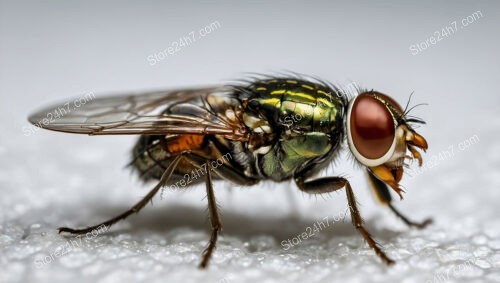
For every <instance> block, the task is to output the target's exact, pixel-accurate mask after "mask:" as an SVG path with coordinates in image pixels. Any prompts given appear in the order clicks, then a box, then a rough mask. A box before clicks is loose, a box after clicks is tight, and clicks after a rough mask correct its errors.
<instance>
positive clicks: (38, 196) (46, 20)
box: [0, 1, 500, 283]
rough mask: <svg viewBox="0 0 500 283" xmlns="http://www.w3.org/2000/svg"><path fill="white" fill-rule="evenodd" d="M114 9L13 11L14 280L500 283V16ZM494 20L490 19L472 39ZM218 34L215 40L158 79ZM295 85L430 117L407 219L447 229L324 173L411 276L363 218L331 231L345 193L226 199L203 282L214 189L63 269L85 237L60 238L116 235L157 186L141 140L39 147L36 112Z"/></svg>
mask: <svg viewBox="0 0 500 283" xmlns="http://www.w3.org/2000/svg"><path fill="white" fill-rule="evenodd" d="M100 2H101V1H93V2H90V1H80V2H75V1H72V2H67V1H32V2H28V1H12V2H5V1H2V2H0V129H1V134H0V194H1V195H0V282H35V281H38V282H69V280H71V281H72V282H86V281H95V282H123V281H127V282H128V281H140V280H147V281H148V282H200V281H203V282H223V283H228V282H291V281H301V282H304V281H307V282H334V280H343V281H346V282H367V280H369V281H372V282H379V281H380V282H382V281H383V282H445V281H446V280H450V281H454V282H460V281H461V282H484V281H492V282H493V281H497V282H498V281H500V272H499V268H500V256H499V255H498V251H499V249H500V221H499V220H498V216H499V212H500V208H499V206H498V197H499V195H500V193H499V189H500V186H499V185H500V176H499V174H500V173H499V169H500V146H499V142H498V138H499V137H500V135H499V127H500V116H499V115H498V108H499V106H500V93H499V90H498V89H499V86H498V84H499V81H500V72H499V71H500V67H499V66H500V56H499V54H498V46H499V45H500V40H499V30H500V5H499V4H498V3H497V2H481V1H474V2H472V1H471V2H462V1H450V2H444V1H440V2H439V4H435V3H433V2H432V1H428V2H422V1H419V2H418V3H413V4H410V3H406V4H402V3H400V2H396V1H388V2H379V3H377V4H372V2H369V1H366V2H355V3H346V2H329V1H323V2H316V3H309V2H305V1H304V2H296V1H282V2H281V1H275V2H272V3H271V2H268V1H262V2H252V3H250V2H249V3H247V4H243V3H237V2H235V1H224V2H216V3H208V2H203V3H197V4H183V3H182V1H175V2H170V3H168V2H161V1H149V2H146V1H141V2H139V1H137V2H132V1H108V2H106V3H105V4H104V3H100ZM142 2H144V3H142ZM200 2H201V1H200ZM476 11H481V14H482V17H480V18H478V19H476V21H474V22H473V23H471V24H469V25H468V26H465V27H463V28H461V21H462V19H464V18H466V17H467V16H470V15H472V14H473V13H475V12H476ZM215 21H217V22H218V23H219V24H220V26H219V27H218V28H217V29H215V30H213V31H212V32H211V33H210V34H208V35H207V36H205V37H200V36H198V37H197V40H196V42H194V43H193V44H190V45H189V46H184V47H182V48H181V50H180V51H179V52H177V53H175V54H173V55H169V56H168V57H167V58H166V59H165V60H162V61H160V62H158V63H157V64H155V65H153V66H152V65H150V64H149V61H148V60H147V58H148V56H150V55H153V54H157V53H159V52H162V51H163V50H165V49H166V48H168V47H169V46H172V44H173V42H176V41H177V42H178V41H179V38H181V37H184V36H189V33H190V32H192V31H194V32H195V34H198V31H199V30H200V29H202V28H204V27H205V26H207V25H210V24H211V23H213V22H215ZM454 21H456V22H457V25H458V30H457V31H456V32H455V33H454V34H451V35H449V36H447V37H443V38H442V40H441V41H439V42H437V43H436V44H431V45H430V46H429V47H428V48H427V49H426V50H424V51H421V52H419V53H418V54H416V55H412V52H411V51H410V46H411V45H414V44H417V43H421V42H423V41H426V40H427V39H428V38H430V37H432V36H433V35H434V33H435V31H441V29H442V28H445V27H446V26H450V25H451V23H452V22H454ZM280 71H295V72H299V73H304V74H308V75H315V76H318V77H321V78H323V79H325V80H328V81H330V82H332V83H334V84H340V85H347V84H349V83H351V82H354V83H356V84H358V85H360V86H361V87H365V88H369V89H371V88H373V89H376V90H379V91H381V92H384V93H387V94H389V95H391V96H392V97H394V98H395V99H396V100H397V101H399V102H400V104H403V105H404V104H405V103H406V101H407V99H408V97H409V94H410V93H411V92H415V94H414V95H413V101H412V104H416V103H422V102H425V103H428V104H429V105H428V106H422V107H418V108H417V109H415V110H414V112H413V114H414V115H417V116H419V117H421V118H423V119H424V120H426V121H427V123H428V124H427V125H426V126H424V127H422V128H419V129H418V131H419V132H420V133H421V134H422V135H423V136H424V137H426V139H427V140H428V142H429V145H430V149H429V151H428V152H427V154H425V155H424V164H426V165H427V167H424V170H423V171H422V173H420V174H417V176H414V177H411V176H409V175H406V176H405V178H404V179H403V186H404V187H405V188H406V189H407V192H406V194H405V199H404V201H402V202H398V203H397V204H396V205H397V206H398V207H399V208H400V209H401V210H402V211H403V212H405V213H406V214H407V215H408V216H411V218H413V219H416V220H419V219H423V218H425V217H427V216H432V217H433V218H434V220H435V224H434V225H433V226H432V227H430V228H429V229H427V230H425V231H416V230H412V229H408V228H406V227H405V226H404V225H403V224H402V223H401V222H400V221H399V220H398V219H396V218H395V216H394V215H392V214H391V213H390V212H389V211H387V209H386V208H384V207H382V206H379V205H378V204H377V203H376V201H375V199H374V197H373V196H372V194H371V193H370V191H369V189H368V186H367V183H366V181H365V180H364V175H363V173H362V170H360V169H359V168H356V167H355V166H353V163H352V161H350V160H348V159H347V158H346V156H345V155H342V157H341V158H340V159H339V160H338V162H337V164H336V165H335V166H333V165H332V168H330V169H329V170H327V172H324V174H325V175H331V174H336V175H347V176H349V178H350V179H351V180H352V184H353V188H354V190H355V192H356V194H357V196H358V200H359V202H360V204H361V212H362V214H363V216H364V217H365V220H366V222H367V226H368V228H369V229H370V231H372V232H373V234H374V236H375V237H376V238H377V239H378V240H379V241H380V243H381V244H382V245H383V246H384V247H385V250H386V251H387V252H388V254H389V255H390V256H391V257H393V258H395V259H397V260H398V264H397V265H395V266H394V267H391V268H387V267H385V266H384V265H383V264H382V263H381V262H380V260H379V259H378V258H377V257H376V256H375V255H374V254H373V252H372V251H371V250H370V249H369V248H368V247H367V246H366V244H365V243H364V242H363V240H362V239H361V236H360V235H359V234H358V233H357V232H356V231H355V229H354V228H353V227H352V226H351V224H350V219H349V215H348V214H347V215H346V217H345V220H344V221H338V222H335V223H332V222H331V221H332V220H333V219H334V218H335V219H338V218H339V217H340V218H343V217H344V215H345V212H346V208H347V203H346V200H345V195H344V193H343V192H341V193H338V194H332V195H330V196H325V197H324V198H321V197H318V198H315V197H310V196H306V195H304V194H302V193H300V192H298V189H297V188H296V187H295V185H294V184H292V183H284V184H271V183H263V184H259V185H257V186H255V187H252V188H249V189H246V188H245V189H241V188H239V189H235V188H232V187H231V185H229V184H225V183H216V184H215V188H216V195H217V198H218V201H219V203H220V205H221V207H222V209H223V215H222V221H223V223H224V234H223V235H224V236H223V237H222V238H221V240H220V242H219V246H218V249H217V250H216V252H215V255H214V258H213V261H212V262H211V266H210V268H209V269H208V270H206V271H200V270H198V269H197V268H196V266H197V264H198V263H199V260H200V254H201V251H202V250H203V248H204V247H205V245H206V242H207V240H208V238H209V234H208V231H209V226H208V223H207V215H206V211H205V209H206V200H205V199H204V188H203V187H197V188H193V189H190V190H186V191H183V192H172V191H165V192H164V194H163V198H160V197H157V198H155V199H154V205H153V206H151V205H149V206H147V207H146V209H144V210H143V211H141V213H140V214H139V215H136V216H132V217H130V218H129V219H127V220H126V221H123V222H122V223H120V224H118V225H116V226H115V227H113V228H112V229H111V230H110V231H109V232H107V233H104V234H102V235H99V236H98V237H92V238H91V239H86V240H83V241H82V242H80V244H78V245H75V246H73V247H71V248H70V249H66V250H64V252H63V253H64V254H63V255H60V253H61V249H63V248H64V247H65V246H66V245H68V243H69V240H71V238H65V237H62V236H59V235H57V233H56V228H57V227H59V226H61V225H67V226H78V227H81V226H85V225H90V224H94V223H97V222H98V221H102V220H105V219H106V218H108V217H110V216H113V215H115V214H117V213H119V212H121V211H123V210H125V209H127V208H128V207H130V206H131V205H132V204H133V203H134V202H135V201H137V200H139V199H140V197H141V196H143V195H144V194H146V193H147V191H148V189H149V188H151V186H153V185H154V184H141V183H140V182H139V181H138V180H137V178H136V177H135V176H134V175H133V174H131V172H130V170H128V169H124V166H125V164H126V163H127V161H128V160H129V151H130V149H131V147H132V146H133V143H134V141H135V138H134V137H88V136H76V135H67V134H61V133H54V132H48V131H43V130H40V131H36V132H35V133H32V134H27V132H26V131H27V130H26V129H28V128H25V127H29V124H28V122H27V120H26V118H27V116H28V115H29V114H30V113H31V112H33V111H34V110H36V109H38V108H39V107H42V106H46V105H47V104H51V103H54V102H61V101H63V102H64V101H68V102H72V101H73V99H75V98H78V97H79V96H82V95H85V94H86V93H89V92H93V93H96V95H97V96H99V95H100V94H106V93H108V92H122V91H125V92H128V91H137V90H148V89H158V88H169V87H179V86H196V85H206V84H221V83H225V82H229V81H231V80H234V79H239V78H242V77H243V78H244V76H245V74H244V72H259V73H273V72H280ZM471 137H477V139H476V140H475V142H474V143H471V145H470V146H469V147H467V148H466V149H464V150H460V147H461V145H462V144H463V143H464V142H465V141H467V140H469V138H471ZM451 150H453V154H450V151H451ZM446 152H448V154H447V153H446ZM440 156H441V158H439V157H440ZM431 160H434V162H431ZM428 165H431V166H428ZM414 166H416V164H414ZM431 167H432V168H431ZM413 175H415V174H413ZM325 217H328V219H329V221H330V226H329V227H327V228H326V229H323V230H322V231H321V232H320V233H317V234H316V235H315V236H313V237H312V238H310V239H307V240H305V241H302V242H301V243H299V244H298V245H297V246H295V247H293V248H291V249H288V250H285V249H284V247H283V246H282V245H281V244H280V243H281V242H282V241H284V240H285V241H286V240H288V239H292V238H294V237H297V236H298V235H300V234H301V233H303V232H305V231H306V229H307V227H312V225H313V224H314V223H315V222H316V221H322V219H323V218H325ZM57 251H59V252H57ZM56 253H57V256H56Z"/></svg>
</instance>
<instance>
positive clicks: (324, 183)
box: [295, 176, 395, 265]
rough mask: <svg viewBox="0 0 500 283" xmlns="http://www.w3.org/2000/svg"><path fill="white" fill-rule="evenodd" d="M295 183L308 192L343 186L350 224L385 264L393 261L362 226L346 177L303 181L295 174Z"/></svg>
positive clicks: (327, 190) (321, 191) (330, 190)
mask: <svg viewBox="0 0 500 283" xmlns="http://www.w3.org/2000/svg"><path fill="white" fill-rule="evenodd" d="M295 183H296V184H297V186H298V187H299V189H300V190H301V191H303V192H306V193H309V194H322V193H330V192H334V191H337V190H340V189H342V188H345V190H346V195H347V202H348V204H349V211H350V213H351V220H352V224H353V225H354V227H356V229H357V230H358V231H359V233H360V234H361V236H363V238H364V239H365V241H366V242H367V243H368V245H369V246H370V247H371V248H372V249H373V250H374V251H375V253H376V254H377V255H378V256H379V257H380V259H382V261H383V262H384V263H386V264H387V265H392V264H394V263H395V261H394V260H392V259H390V258H389V257H388V256H387V255H386V254H385V252H384V251H382V249H381V248H380V246H379V245H378V243H377V242H376V241H375V240H374V239H373V237H372V235H370V233H369V232H368V231H367V230H366V229H365V227H364V226H363V219H362V218H361V215H360V213H359V210H358V207H357V203H356V197H355V196H354V192H353V191H352V188H351V185H350V184H349V181H348V180H347V179H345V178H342V177H325V178H318V179H314V180H310V181H305V180H304V178H303V177H302V176H297V177H295Z"/></svg>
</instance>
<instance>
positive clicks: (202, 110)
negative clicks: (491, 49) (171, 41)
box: [28, 86, 247, 140]
mask: <svg viewBox="0 0 500 283" xmlns="http://www.w3.org/2000/svg"><path fill="white" fill-rule="evenodd" d="M229 91H230V89H228V88H227V87H222V86H221V87H210V88H199V89H179V90H167V91H157V92H148V93H139V94H132V95H122V96H112V97H102V98H93V99H90V98H89V97H87V98H88V99H86V100H85V101H80V102H79V103H76V102H77V101H78V100H75V102H73V103H65V104H62V105H56V106H52V107H48V108H46V109H44V110H41V111H39V112H37V113H35V114H33V115H31V116H30V117H29V118H28V120H29V121H30V122H31V123H32V124H33V125H35V126H38V127H40V128H44V129H49V130H54V131H60V132H67V133H76V134H88V135H133V134H141V135H166V134H200V135H204V134H214V135H223V136H226V137H227V138H230V139H236V140H244V139H245V137H246V136H247V134H246V131H245V127H243V126H242V124H241V123H239V124H238V123H234V121H229V120H228V119H225V118H224V117H223V116H221V115H217V113H214V111H213V110H211V107H210V105H209V104H208V102H207V98H208V97H209V96H211V95H217V94H222V93H226V94H227V93H228V92H229ZM77 105H78V107H77ZM176 106H177V108H182V109H189V111H175V112H173V113H172V112H169V111H165V110H166V109H168V108H172V107H176Z"/></svg>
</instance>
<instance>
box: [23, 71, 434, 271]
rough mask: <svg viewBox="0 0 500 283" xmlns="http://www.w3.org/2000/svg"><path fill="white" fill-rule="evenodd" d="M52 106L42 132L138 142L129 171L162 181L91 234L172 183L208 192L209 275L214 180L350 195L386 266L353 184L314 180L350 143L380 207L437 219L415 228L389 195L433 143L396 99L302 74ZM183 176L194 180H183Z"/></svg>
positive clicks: (37, 120) (215, 215)
mask: <svg viewBox="0 0 500 283" xmlns="http://www.w3.org/2000/svg"><path fill="white" fill-rule="evenodd" d="M57 107H58V106H56V107H49V108H47V109H45V110H42V111H39V112H38V113H36V114H34V115H32V116H30V117H29V121H30V122H31V123H33V124H34V125H36V126H39V127H41V128H45V129H49V130H54V131H61V132H67V133H77V134H88V135H140V136H139V139H138V141H137V143H136V145H135V147H134V148H133V151H132V161H131V163H130V165H131V166H132V168H134V169H135V171H137V173H138V174H139V175H140V177H141V179H142V180H144V181H147V180H158V183H157V185H156V186H155V187H154V188H153V189H152V190H151V191H150V192H149V193H148V194H147V195H146V196H145V197H144V198H143V199H142V200H141V201H139V202H138V203H137V204H135V205H134V206H133V207H132V208H130V209H129V210H127V211H125V212H124V213H122V214H120V215H118V216H116V217H114V218H111V219H109V220H108V221H105V222H103V223H99V224H97V225H95V226H91V227H88V228H84V229H72V228H67V227H61V228H59V232H60V233H63V232H64V233H69V234H84V233H87V232H90V231H92V230H94V229H96V228H98V227H101V225H105V226H108V227H109V226H111V225H113V224H115V223H116V222H118V221H120V220H122V219H125V218H126V217H128V216H129V215H131V214H133V213H138V212H139V211H140V210H141V209H142V208H143V207H144V206H145V205H146V204H147V203H148V201H150V200H151V199H152V198H153V196H154V195H155V194H156V193H157V192H158V191H159V190H160V189H161V188H162V187H165V186H181V187H182V186H190V185H193V184H196V183H201V182H204V183H205V185H206V193H207V201H208V212H209V220H210V225H211V236H210V240H209V243H208V245H207V247H206V249H205V250H204V251H203V253H202V259H201V263H200V267H202V268H205V267H206V266H207V265H208V262H209V260H210V258H211V256H212V254H213V251H214V250H215V247H216V243H217V237H218V234H219V232H220V231H221V229H222V221H221V217H220V215H219V210H218V207H217V205H216V198H215V195H214V190H213V187H212V180H214V179H224V180H227V181H230V182H232V183H234V184H237V185H240V186H251V185H255V184H257V183H258V182H259V181H261V180H271V181H275V182H282V181H286V180H290V179H291V180H293V181H294V182H295V184H296V185H297V187H298V189H300V190H301V191H303V192H306V193H309V194H325V193H330V192H333V191H337V190H341V189H344V191H345V192H346V197H347V202H348V205H349V211H350V214H351V219H352V224H353V225H354V226H355V228H356V229H357V230H358V231H359V233H360V234H361V236H362V237H363V238H364V239H365V240H366V242H367V243H368V245H369V246H370V247H371V248H372V249H373V250H374V251H375V253H376V254H377V255H378V257H379V258H380V259H381V260H382V261H383V262H384V263H386V264H388V265H390V264H393V263H394V261H393V260H392V259H391V258H389V257H388V256H387V255H386V253H385V252H384V251H383V250H382V248H381V247H380V246H379V245H378V244H377V242H376V241H375V240H374V239H373V237H372V236H371V235H370V233H369V232H368V231H367V230H366V228H365V226H364V224H363V220H362V217H361V215H360V212H359V210H358V206H357V202H356V198H355V195H354V192H353V190H352V188H351V185H350V183H349V181H348V180H347V179H346V178H344V177H340V176H331V177H322V178H318V177H316V178H315V177H314V176H315V175H316V174H317V173H318V172H319V171H320V170H322V169H324V168H325V167H327V166H328V165H329V164H331V162H333V159H335V157H336V156H337V155H338V153H339V151H340V150H341V144H343V143H344V140H346V142H347V144H348V149H349V151H350V152H351V153H352V155H353V156H354V160H355V162H357V163H359V165H360V166H361V167H363V168H364V169H365V171H366V173H367V175H368V179H369V183H370V185H371V187H372V189H373V191H374V193H375V194H376V196H377V198H378V200H379V201H380V202H381V203H383V204H385V205H387V206H388V207H389V208H390V209H391V210H392V211H393V212H394V213H395V214H396V215H397V216H398V217H399V218H401V219H402V220H403V221H404V222H405V223H406V224H407V225H409V226H412V227H417V228H423V227H425V226H426V225H427V224H429V223H431V220H430V219H427V220H425V221H423V222H413V221H411V220H409V219H408V218H406V217H405V216H403V215H402V214H401V213H400V212H399V211H397V210H396V208H395V207H394V206H393V204H392V198H391V194H390V192H389V189H392V190H393V191H394V192H395V193H397V194H398V195H399V196H400V197H401V198H402V193H403V190H402V189H401V187H400V185H399V182H400V180H401V178H402V176H403V170H404V168H405V167H408V166H409V165H408V162H406V161H407V160H408V161H412V160H414V159H416V160H417V161H418V163H419V165H420V166H421V165H422V157H421V155H420V153H419V151H418V150H423V151H425V150H426V149H427V142H426V140H425V139H424V138H423V137H422V136H421V135H419V134H418V133H416V131H415V130H414V128H413V127H412V125H414V124H415V123H416V124H424V122H423V121H422V120H420V119H418V118H415V117H412V116H409V115H408V112H409V109H408V104H407V105H406V108H405V109H403V108H402V107H401V106H400V105H399V104H398V103H397V102H396V101H395V100H394V99H392V98H391V97H389V96H388V95H385V94H383V93H381V92H378V91H374V90H361V89H357V90H356V94H355V95H353V96H352V97H349V95H348V94H347V93H346V92H345V91H343V90H342V89H340V88H338V87H336V86H334V85H332V84H329V83H326V82H323V81H321V80H317V79H311V78H306V77H300V76H290V77H287V76H281V77H280V76H277V77H272V76H259V77H257V78H253V79H251V80H246V81H243V82H240V83H238V84H234V85H223V86H215V87H206V88H185V89H176V90H167V91H157V92H149V93H139V94H132V95H123V96H112V97H103V98H96V99H93V100H91V101H88V102H87V103H85V105H81V107H78V108H75V109H74V110H73V111H71V112H69V113H64V115H61V116H60V117H58V118H57V119H54V120H53V121H50V122H48V123H46V122H47V121H45V122H43V123H42V122H41V121H43V120H44V118H46V116H47V113H49V112H51V111H52V109H55V108H57ZM186 176H188V177H187V179H186Z"/></svg>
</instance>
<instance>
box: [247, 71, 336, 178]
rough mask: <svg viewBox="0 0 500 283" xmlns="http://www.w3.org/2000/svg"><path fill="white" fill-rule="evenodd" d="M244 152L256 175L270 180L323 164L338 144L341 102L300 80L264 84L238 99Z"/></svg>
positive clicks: (257, 84)
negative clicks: (250, 154)
mask: <svg viewBox="0 0 500 283" xmlns="http://www.w3.org/2000/svg"><path fill="white" fill-rule="evenodd" d="M242 96H243V97H242V106H243V109H245V110H244V112H243V113H244V114H243V122H244V123H245V125H246V126H247V127H248V128H250V129H251V130H252V131H253V135H254V136H256V137H257V138H254V139H253V140H254V142H252V140H251V141H250V142H249V148H250V149H251V150H253V151H254V153H255V155H256V160H257V161H258V162H259V164H260V167H261V170H262V173H263V174H264V175H267V176H269V177H272V178H274V179H276V180H280V179H283V178H287V177H290V176H292V175H293V174H294V172H297V170H300V169H301V168H302V167H303V166H305V165H307V164H309V163H310V162H314V160H319V159H323V158H322V157H324V156H325V155H328V154H329V153H330V152H331V151H332V149H333V148H335V147H336V146H337V144H338V143H339V142H340V140H341V136H342V128H343V111H344V105H345V99H344V98H343V96H342V95H341V94H339V93H337V92H335V91H334V90H333V89H331V88H329V87H327V86H325V85H319V84H316V83H311V82H307V81H300V80H284V79H275V80H265V81H258V82H255V83H254V84H252V85H250V86H249V87H248V89H247V90H246V92H245V93H244V94H243V95H242Z"/></svg>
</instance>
